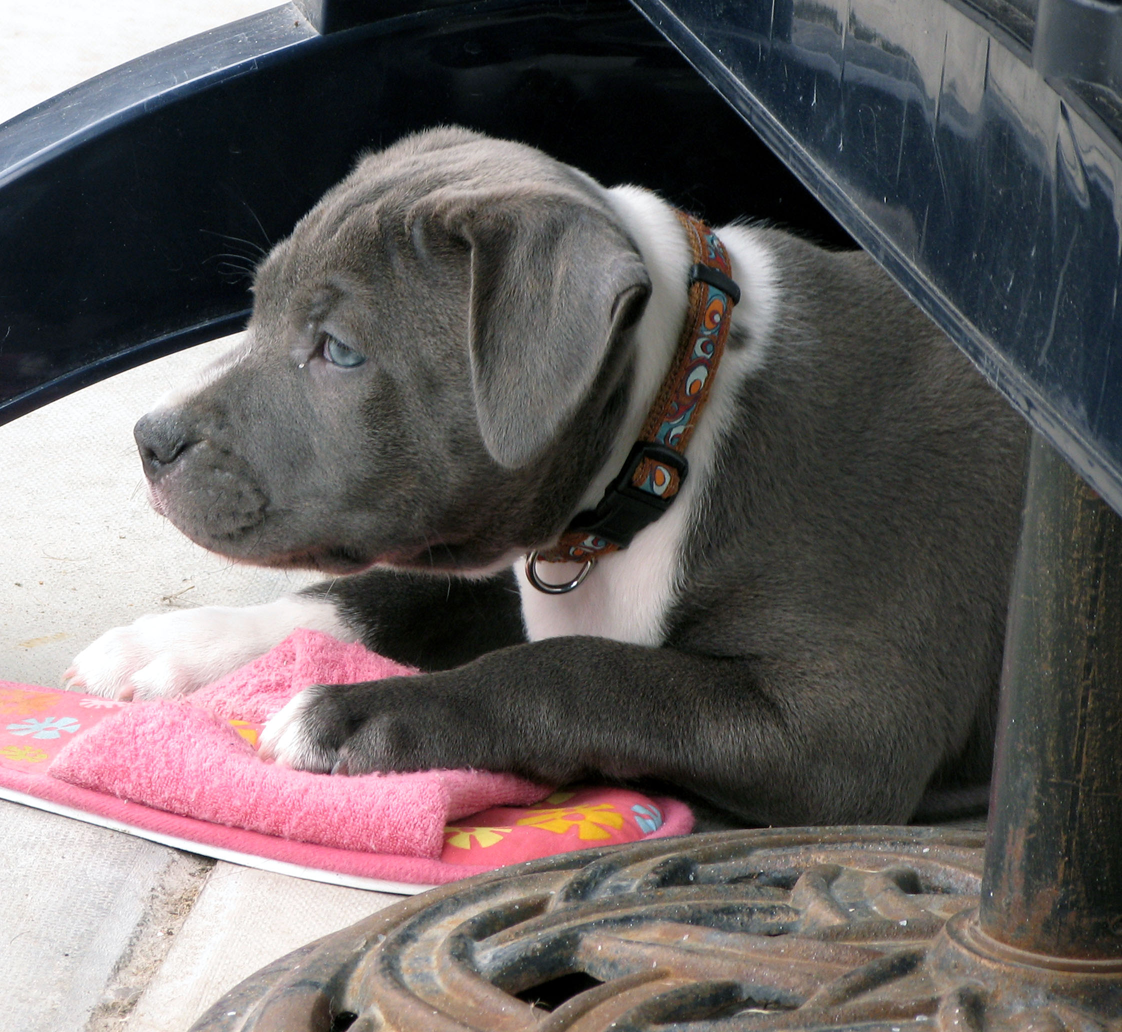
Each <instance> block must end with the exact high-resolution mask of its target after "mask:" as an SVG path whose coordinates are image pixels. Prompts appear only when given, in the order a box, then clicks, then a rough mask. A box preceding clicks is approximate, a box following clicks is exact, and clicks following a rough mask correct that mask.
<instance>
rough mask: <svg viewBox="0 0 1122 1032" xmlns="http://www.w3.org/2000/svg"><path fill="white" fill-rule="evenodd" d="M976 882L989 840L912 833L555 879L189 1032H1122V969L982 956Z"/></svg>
mask: <svg viewBox="0 0 1122 1032" xmlns="http://www.w3.org/2000/svg"><path fill="white" fill-rule="evenodd" d="M981 867H982V840H981V836H980V835H978V834H976V833H973V832H964V831H947V830H943V831H937V830H932V829H910V828H873V829H788V830H767V831H751V832H734V833H722V834H717V835H699V836H694V837H691V838H684V839H664V840H656V841H653V842H646V843H640V844H637V845H633V846H627V847H623V848H614V849H604V850H587V851H582V852H579V853H570V854H567V855H565V856H561V857H550V858H547V859H545V860H539V861H534V862H532V863H529V864H522V865H519V866H516V867H511V868H506V869H504V870H501V871H497V872H495V873H493V874H489V875H484V876H481V877H478V878H473V879H471V880H469V881H465V882H461V883H458V884H456V885H452V886H447V887H445V888H442V889H439V890H436V891H434V892H431V893H427V894H425V895H423V896H419V897H415V898H413V899H411V900H407V901H404V902H403V903H400V904H398V905H397V906H394V907H391V908H389V909H388V910H385V911H381V912H379V913H377V914H374V915H373V916H372V917H370V918H369V919H367V920H366V921H364V922H362V923H360V924H358V925H355V926H354V927H352V928H350V929H347V930H345V931H343V932H340V933H338V934H337V935H334V936H331V937H329V938H327V939H325V940H322V941H321V942H320V943H318V944H313V945H312V946H310V947H305V948H304V950H302V951H298V953H297V954H293V955H292V956H291V957H290V958H288V959H287V961H281V962H278V963H277V964H274V965H271V966H270V968H269V969H267V970H266V971H265V972H262V973H260V974H259V975H257V976H254V977H253V978H251V979H249V980H247V982H245V983H243V984H242V985H241V986H239V987H238V988H237V989H236V990H234V992H233V993H231V994H229V995H228V996H227V997H226V998H225V999H223V1000H222V1001H220V1002H219V1003H218V1004H216V1005H215V1006H214V1007H213V1008H212V1009H211V1010H210V1011H209V1012H208V1014H207V1015H205V1016H204V1017H203V1018H202V1019H201V1020H200V1021H199V1023H198V1024H196V1026H195V1032H220V1030H221V1032H250V1030H252V1032H266V1030H268V1032H280V1030H284V1032H298V1030H305V1029H307V1030H312V1029H315V1030H319V1032H341V1030H343V1029H350V1030H351V1032H375V1030H379V1032H380V1030H391V1029H395V1030H402V1032H406V1030H416V1032H468V1030H489V1032H491V1030H500V1032H530V1030H535V1032H563V1030H564V1032H593V1030H600V1029H608V1028H612V1029H616V1030H623V1029H629V1030H638V1029H650V1030H655V1029H664V1030H667V1032H669V1030H672V1029H673V1030H676V1032H685V1030H691V1032H700V1030H702V1029H704V1030H713V1032H717V1030H727V1032H733V1030H736V1032H765V1030H770V1032H780V1030H782V1032H797V1030H804V1032H810V1030H823V1029H827V1028H829V1029H833V1030H845V1029H852V1030H858V1029H860V1030H862V1032H933V1030H939V1032H952V1030H953V1032H981V1030H983V1029H987V1030H994V1032H997V1030H1002V1032H1005V1030H1008V1032H1045V1030H1046V1032H1122V1024H1120V1023H1119V1022H1118V1021H1117V1020H1115V1019H1114V1017H1113V1016H1114V1015H1117V1014H1119V1013H1122V969H1119V970H1117V971H1116V970H1113V969H1111V970H1107V968H1109V967H1110V965H1107V968H1103V966H1102V965H1099V966H1098V967H1097V968H1095V970H1090V969H1088V970H1087V971H1082V972H1079V973H1076V974H1074V975H1073V974H1072V972H1071V971H1070V970H1069V969H1065V971H1064V972H1057V971H1056V970H1049V971H1048V972H1047V973H1046V974H1045V975H1044V976H1040V977H1037V975H1033V974H1031V972H1030V976H1026V975H1025V973H1024V971H1021V972H1017V971H1013V969H1014V968H1016V967H1017V964H1016V963H1013V962H1012V961H1010V959H1009V958H1008V957H1007V956H1004V955H1003V956H1002V957H998V956H997V955H996V953H995V950H993V949H989V948H988V947H987V946H986V945H985V944H984V943H981V940H979V939H978V936H979V935H980V934H981V933H980V932H979V931H978V930H977V928H976V923H975V922H973V918H972V914H971V912H972V911H973V910H974V908H976V907H977V905H978V893H979V890H980V885H981ZM948 925H949V928H948ZM983 938H984V936H983ZM997 952H1000V951H999V950H998V951H997ZM1022 961H1023V958H1022ZM1021 966H1022V967H1024V964H1023V963H1022V964H1021ZM1069 967H1070V966H1069ZM1092 967H1094V965H1092ZM1028 968H1030V969H1032V971H1036V970H1037V969H1036V968H1033V966H1032V965H1031V964H1030V965H1028ZM1011 971H1012V972H1013V973H1012V974H1010V972H1011ZM1073 978H1074V979H1075V982H1078V983H1079V985H1077V986H1076V987H1075V988H1074V989H1072V988H1071V987H1072V985H1073V984H1074V983H1073V982H1072V979H1073ZM1018 985H1021V986H1025V985H1028V986H1029V987H1030V989H1031V991H1029V992H1028V993H1027V995H1026V993H1025V992H1019V990H1018V989H1017V986H1018ZM1111 1008H1113V1009H1111ZM1101 1015H1106V1017H1103V1016H1101Z"/></svg>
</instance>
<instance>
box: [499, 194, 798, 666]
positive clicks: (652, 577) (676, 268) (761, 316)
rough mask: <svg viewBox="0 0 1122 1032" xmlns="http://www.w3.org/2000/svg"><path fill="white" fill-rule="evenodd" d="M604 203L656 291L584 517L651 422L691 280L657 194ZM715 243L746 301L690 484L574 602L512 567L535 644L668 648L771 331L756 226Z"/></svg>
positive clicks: (548, 575)
mask: <svg viewBox="0 0 1122 1032" xmlns="http://www.w3.org/2000/svg"><path fill="white" fill-rule="evenodd" d="M606 197H607V200H608V201H609V203H611V204H612V206H613V208H614V209H615V211H616V213H617V214H618V215H619V217H620V219H621V220H622V222H623V224H624V226H625V227H626V229H627V230H628V232H629V234H630V235H631V238H632V240H633V241H634V242H635V244H636V246H637V247H638V248H639V251H640V253H641V254H642V256H643V260H644V261H645V263H646V265H647V270H648V272H649V273H650V276H651V284H652V290H651V296H650V299H649V300H648V302H647V307H646V309H645V311H644V313H643V317H642V319H641V320H640V321H639V323H638V324H637V326H636V327H635V330H634V331H633V332H634V335H635V347H636V355H637V362H636V368H635V380H634V388H633V392H632V399H631V405H630V407H629V410H628V413H627V417H626V418H625V419H624V421H623V425H622V427H621V431H620V436H619V439H618V441H617V443H616V446H615V448H614V449H613V451H612V453H611V455H610V457H609V459H608V461H607V463H606V464H605V466H604V468H603V470H601V472H600V474H599V476H597V478H596V479H595V480H594V481H593V483H592V485H591V486H590V488H589V490H588V492H587V493H586V494H585V496H584V498H583V499H582V500H581V505H580V508H581V509H587V508H592V507H594V506H595V505H596V504H597V503H598V502H599V501H600V499H601V497H602V496H603V494H604V490H605V488H606V487H607V485H608V484H609V483H610V482H611V480H612V479H614V477H615V476H616V474H617V473H618V472H619V470H620V468H621V467H622V466H623V463H624V461H625V460H626V458H627V455H628V453H629V451H630V450H631V446H632V445H633V444H634V443H635V441H636V440H637V439H638V437H639V434H640V432H641V430H642V427H643V424H644V423H645V422H646V419H647V414H648V412H649V411H650V407H651V405H652V404H653V403H654V398H655V396H656V394H657V392H658V389H659V387H660V386H661V383H662V380H663V377H664V376H665V375H666V371H667V369H668V368H669V367H670V363H671V360H672V356H673V354H674V350H675V348H676V347H677V345H678V339H679V336H680V334H681V332H682V324H683V321H684V317H685V307H686V301H687V288H686V276H687V270H688V268H689V266H690V264H691V261H692V257H691V253H690V248H689V243H688V241H687V239H686V235H685V232H684V230H683V229H682V227H681V225H680V224H679V222H678V220H677V218H676V217H675V215H674V212H673V210H672V209H671V208H670V207H669V205H667V204H666V203H665V202H664V201H662V200H661V199H660V198H658V197H657V196H656V195H655V194H653V193H650V192H649V191H647V190H642V189H639V188H636V187H616V188H615V189H613V190H609V191H606ZM717 235H718V236H719V237H720V238H721V240H722V242H723V243H724V244H725V247H726V248H727V249H728V251H729V255H730V258H731V260H732V274H733V278H734V279H735V280H736V281H737V283H738V284H739V285H740V288H741V300H740V304H739V305H737V306H736V308H735V309H734V310H733V324H732V331H731V333H730V340H729V344H728V346H727V347H726V349H725V354H724V357H723V358H722V360H721V364H720V367H719V368H718V370H717V372H716V374H715V375H714V378H713V382H712V386H711V388H710V394H709V402H708V404H707V405H706V407H705V409H704V410H703V412H702V413H701V415H700V417H699V419H698V422H697V424H696V426H695V428H694V431H693V436H692V437H691V438H690V442H689V445H688V447H687V449H686V458H687V459H688V460H689V476H688V477H687V478H686V482H685V484H684V485H683V487H682V490H681V492H680V493H679V494H678V496H677V498H676V499H675V500H674V503H673V504H672V505H671V506H670V509H669V510H668V511H667V513H666V514H665V515H664V516H662V517H661V518H660V519H658V520H656V521H655V522H654V523H652V524H651V525H650V526H649V527H647V528H646V529H645V530H643V531H641V532H640V533H639V534H637V535H636V536H635V539H634V541H632V543H631V545H630V546H629V547H628V548H627V549H624V550H622V551H619V552H614V553H612V554H611V555H608V556H606V557H605V558H603V559H601V560H600V561H599V562H598V563H597V566H596V568H595V569H594V570H593V571H592V572H591V573H590V574H589V576H588V578H587V579H586V580H585V582H584V583H583V584H582V585H581V586H580V587H579V588H577V589H575V590H574V591H571V592H569V593H568V594H565V595H546V594H543V593H541V592H539V591H537V590H536V589H535V588H534V587H533V586H532V585H531V584H530V583H529V581H528V579H527V578H526V574H525V569H524V565H523V564H522V563H521V562H520V563H518V564H517V565H516V566H515V573H516V575H517V577H518V581H519V586H520V588H521V592H522V612H523V619H524V621H525V625H526V632H527V635H528V636H529V638H530V640H531V641H538V640H540V639H542V638H555V637H560V636H563V635H572V634H586V635H593V636H596V637H601V638H613V639H615V640H617V641H626V642H631V643H634V644H637V645H659V644H661V643H662V640H663V637H664V634H665V622H666V617H667V614H668V613H669V611H670V608H671V607H672V606H673V604H674V601H675V599H676V597H677V594H678V591H679V589H680V583H679V576H680V567H679V557H680V555H681V551H682V545H683V542H684V539H685V536H686V534H687V532H688V530H689V528H690V526H691V525H692V524H693V521H694V520H695V519H696V517H697V510H698V504H699V500H700V498H701V497H702V494H703V488H704V484H705V482H706V480H707V479H708V477H709V475H710V472H711V470H712V466H713V460H714V456H715V455H716V452H717V445H718V442H719V441H720V439H721V436H722V435H723V433H724V432H725V430H724V428H725V427H727V426H728V424H729V421H730V420H731V419H732V418H733V417H734V415H735V410H736V395H737V393H738V391H739V389H740V385H741V384H742V383H743V381H744V379H745V378H746V377H748V376H751V375H753V374H755V373H756V372H757V371H758V370H759V369H760V368H761V367H762V366H763V364H764V361H765V359H766V353H767V344H768V341H769V339H770V335H771V330H772V327H773V325H774V322H775V313H776V307H777V297H776V289H777V288H776V282H775V263H774V260H773V258H772V256H771V254H770V252H769V250H768V248H767V247H766V245H765V244H764V243H763V242H762V240H761V239H760V236H759V234H758V233H756V232H755V231H754V230H752V229H751V228H749V227H744V226H726V227H723V228H721V229H719V230H718V231H717ZM734 336H735V338H736V343H735V344H734V342H733V337H734ZM538 570H539V573H540V574H541V576H542V577H543V578H545V579H546V580H550V581H556V582H559V583H563V582H565V581H568V580H571V579H572V578H573V577H574V576H575V575H576V573H577V571H578V570H579V566H577V565H576V564H569V563H557V564H553V563H542V564H540V566H539V567H538Z"/></svg>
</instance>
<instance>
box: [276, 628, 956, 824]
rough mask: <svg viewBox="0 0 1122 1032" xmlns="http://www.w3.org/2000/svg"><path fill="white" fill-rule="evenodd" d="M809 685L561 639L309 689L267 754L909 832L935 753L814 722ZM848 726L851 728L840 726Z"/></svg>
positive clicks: (790, 677) (668, 653)
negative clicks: (623, 786)
mask: <svg viewBox="0 0 1122 1032" xmlns="http://www.w3.org/2000/svg"><path fill="white" fill-rule="evenodd" d="M801 679H802V673H800V672H798V671H791V670H783V669H780V668H770V669H769V668H768V667H766V665H763V664H760V663H754V662H752V661H749V660H738V659H715V658H712V657H705V656H693V655H685V654H683V653H680V652H676V651H674V650H672V649H667V648H644V647H641V646H636V645H627V644H623V643H620V642H615V641H610V640H608V639H603V638H556V639H550V640H546V641H540V642H534V643H532V644H526V645H520V646H515V647H512V648H507V649H503V650H500V651H498V652H493V653H490V654H488V655H486V656H483V657H481V658H480V659H478V660H476V661H474V662H472V663H469V664H467V665H466V666H463V667H460V668H458V669H455V670H451V671H446V672H441V673H436V674H429V675H422V676H419V677H414V678H392V679H388V680H386V681H381V682H375V683H369V684H356V685H333V686H313V687H311V688H309V689H307V690H305V691H304V692H302V693H301V694H300V695H298V696H297V697H296V698H295V699H293V700H292V702H290V703H289V704H288V706H286V707H285V709H284V710H282V711H281V712H280V713H279V714H277V715H276V716H275V717H274V718H273V719H272V720H271V721H270V723H269V725H268V727H267V728H266V730H265V733H264V735H263V738H262V742H263V753H264V755H265V756H266V757H267V758H268V757H273V758H275V759H277V760H278V761H279V762H282V763H284V764H286V765H289V766H293V767H298V768H302V769H309V770H316V771H324V772H326V771H332V770H334V771H336V772H338V773H350V774H359V773H364V772H367V771H372V770H381V771H410V770H422V769H428V768H464V767H471V768H477V769H483V770H492V771H511V772H514V773H517V774H521V775H523V776H526V777H529V778H532V779H535V780H538V781H542V782H546V783H550V784H564V783H570V782H573V781H578V780H584V779H598V780H604V779H608V780H612V781H618V780H624V781H633V780H639V779H652V780H657V781H659V782H666V783H670V784H672V785H678V786H680V787H682V788H685V789H687V790H689V791H690V792H693V793H696V794H697V795H698V796H700V797H702V798H704V799H706V800H708V801H709V802H712V803H714V804H716V805H717V806H719V807H721V808H722V809H724V810H727V811H730V812H732V813H735V814H737V815H738V816H739V817H740V818H741V819H743V820H746V821H750V822H754V823H763V824H771V823H774V824H787V825H790V824H803V823H807V824H824V823H851V822H852V823H869V822H878V821H880V822H889V821H891V822H896V821H901V820H906V819H907V817H908V816H909V815H910V812H911V809H912V808H913V807H914V806H915V803H916V800H918V798H919V796H920V794H921V793H922V791H923V786H924V784H925V782H926V780H927V778H928V777H929V776H930V772H931V770H932V769H934V765H935V762H936V761H935V758H934V757H933V755H932V749H931V748H930V747H928V748H924V747H923V745H922V744H921V743H920V744H916V745H914V746H912V747H911V748H907V749H899V748H887V749H886V748H885V745H884V742H885V738H884V736H885V734H886V728H885V726H884V720H881V721H880V723H879V724H878V722H877V720H876V719H872V720H866V719H864V715H859V718H858V719H856V720H854V719H846V718H845V714H844V712H843V711H844V707H842V708H841V709H839V708H838V707H836V706H833V705H830V706H827V708H826V709H825V710H823V711H816V708H815V704H811V705H809V706H808V705H806V700H807V699H808V698H809V699H814V698H816V697H817V698H821V697H822V694H823V693H815V691H814V690H813V686H812V685H807V684H805V683H799V682H800V680H801ZM881 709H883V710H885V711H887V710H888V709H889V707H881ZM898 711H899V710H897V712H898ZM838 713H841V716H842V721H843V723H844V724H845V726H839V727H832V726H830V724H829V718H830V717H831V716H834V715H837V714H838ZM886 719H888V720H891V719H892V718H891V715H889V716H888V717H887V718H886ZM887 733H890V734H895V735H896V737H897V739H899V738H900V736H901V735H902V734H903V729H902V728H895V729H894V730H889V731H888V732H887ZM896 744H899V742H897V743H896Z"/></svg>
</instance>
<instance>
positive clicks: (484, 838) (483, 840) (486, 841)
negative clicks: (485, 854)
mask: <svg viewBox="0 0 1122 1032" xmlns="http://www.w3.org/2000/svg"><path fill="white" fill-rule="evenodd" d="M518 823H519V824H521V823H522V822H521V821H519V822H518ZM513 830H514V829H513V828H457V827H454V826H453V825H451V824H449V825H448V826H447V827H446V828H445V829H444V834H445V835H446V836H448V845H450V846H455V847H456V848H457V849H471V840H472V839H475V841H476V842H478V843H479V845H480V847H481V848H483V849H486V848H487V847H488V846H493V845H494V844H495V843H496V842H502V840H503V835H502V834H500V832H502V833H505V834H509V833H510V832H512V831H513Z"/></svg>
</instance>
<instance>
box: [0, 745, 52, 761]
mask: <svg viewBox="0 0 1122 1032" xmlns="http://www.w3.org/2000/svg"><path fill="white" fill-rule="evenodd" d="M0 756H3V757H4V759H6V760H13V761H14V762H16V763H42V762H43V761H44V760H49V759H50V758H51V754H50V753H49V752H44V751H43V750H42V749H37V748H36V747H35V746H34V745H6V746H4V748H3V749H0Z"/></svg>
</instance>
